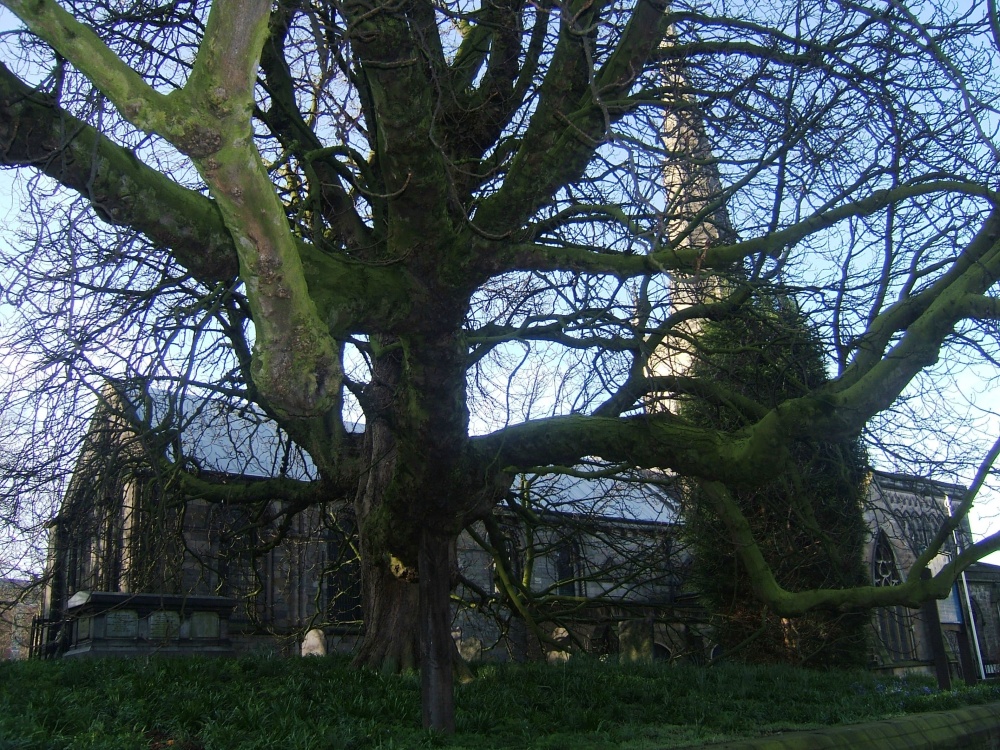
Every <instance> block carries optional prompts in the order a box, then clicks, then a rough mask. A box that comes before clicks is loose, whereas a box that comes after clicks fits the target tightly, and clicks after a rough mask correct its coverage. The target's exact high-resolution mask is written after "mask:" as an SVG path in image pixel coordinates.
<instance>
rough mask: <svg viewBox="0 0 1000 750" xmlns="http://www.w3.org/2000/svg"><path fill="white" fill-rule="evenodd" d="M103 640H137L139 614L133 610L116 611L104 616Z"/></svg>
mask: <svg viewBox="0 0 1000 750" xmlns="http://www.w3.org/2000/svg"><path fill="white" fill-rule="evenodd" d="M104 637H105V638H138V637H139V613H138V612H136V611H135V610H134V609H116V610H111V611H110V612H107V613H106V614H105V615H104Z"/></svg>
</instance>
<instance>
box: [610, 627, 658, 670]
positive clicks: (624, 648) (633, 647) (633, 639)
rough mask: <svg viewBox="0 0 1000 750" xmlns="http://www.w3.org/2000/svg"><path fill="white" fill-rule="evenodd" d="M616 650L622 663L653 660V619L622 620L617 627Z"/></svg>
mask: <svg viewBox="0 0 1000 750" xmlns="http://www.w3.org/2000/svg"><path fill="white" fill-rule="evenodd" d="M618 649H619V652H620V655H621V660H622V661H626V662H628V661H638V662H651V661H652V660H653V618H652V617H643V618H641V619H638V620H623V621H622V622H621V623H620V624H619V625H618Z"/></svg>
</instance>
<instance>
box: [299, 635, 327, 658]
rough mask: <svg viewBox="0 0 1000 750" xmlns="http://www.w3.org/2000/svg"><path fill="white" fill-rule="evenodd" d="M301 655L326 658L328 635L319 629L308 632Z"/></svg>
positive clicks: (303, 641) (303, 640)
mask: <svg viewBox="0 0 1000 750" xmlns="http://www.w3.org/2000/svg"><path fill="white" fill-rule="evenodd" d="M301 653H302V655H303V656H326V634H325V633H324V632H323V631H322V630H320V629H319V628H313V629H312V630H309V631H306V637H305V638H303V639H302V652H301Z"/></svg>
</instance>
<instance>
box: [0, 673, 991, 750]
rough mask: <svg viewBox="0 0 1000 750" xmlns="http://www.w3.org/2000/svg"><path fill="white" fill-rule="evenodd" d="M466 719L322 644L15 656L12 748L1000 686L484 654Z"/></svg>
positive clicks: (844, 706) (772, 706)
mask: <svg viewBox="0 0 1000 750" xmlns="http://www.w3.org/2000/svg"><path fill="white" fill-rule="evenodd" d="M476 672H477V679H476V680H475V681H474V682H472V683H471V684H468V685H462V686H459V687H458V689H457V693H456V700H457V712H456V722H457V732H456V734H455V736H454V737H452V738H443V737H440V736H437V735H434V734H432V733H428V732H425V731H423V730H421V729H419V728H418V727H419V726H420V701H419V680H418V678H417V676H416V675H404V676H402V677H394V676H388V675H381V674H378V673H375V672H359V671H351V670H349V669H347V661H346V660H345V659H343V658H340V657H327V658H322V659H316V658H310V659H279V658H267V657H261V656H256V657H243V658H239V659H229V660H226V659H214V660H208V659H198V658H184V659H181V658H173V659H158V658H149V659H145V658H144V659H134V660H124V659H123V660H67V661H52V662H8V663H0V750H13V749H15V748H17V749H18V750H20V749H21V748H24V749H27V748H46V749H48V748H100V749H101V750H105V749H107V750H118V749H119V748H122V749H124V748H143V749H144V750H167V748H170V749H171V750H230V749H235V748H239V749H240V750H253V749H255V748H267V749H268V750H271V748H274V747H281V748H283V750H298V749H301V750H306V749H307V748H308V749H309V750H322V749H324V748H331V749H333V748H336V749H337V750H352V749H357V750H362V749H365V750H367V749H368V748H373V749H374V748H383V749H385V750H388V749H389V748H394V749H395V748H399V749H402V748H432V747H441V748H476V750H482V749H488V748H537V749H539V750H563V749H564V748H565V750H570V749H572V750H596V749H597V748H602V749H604V748H619V749H621V750H650V749H651V748H654V747H655V748H665V747H678V746H683V745H691V744H698V743H701V742H706V741H716V740H724V739H731V738H734V737H738V736H753V735H757V734H761V733H767V732H771V731H779V730H790V729H799V728H813V727H816V726H820V725H827V724H837V723H848V722H857V721H865V720H870V719H876V718H883V717H888V716H895V715H899V714H902V713H911V712H920V711H934V710H940V709H946V708H954V707H958V706H961V705H969V704H973V703H984V702H989V701H996V700H1000V684H996V683H994V684H985V685H981V686H978V687H977V688H975V689H966V688H961V689H958V690H954V691H950V692H939V691H936V690H934V689H932V687H931V684H932V683H930V682H929V681H927V680H926V679H919V678H912V679H906V680H900V679H887V678H877V677H875V676H873V675H871V674H869V673H867V672H813V671H808V670H801V669H792V668H787V667H769V668H760V667H743V666H736V665H720V666H716V667H713V668H710V669H708V668H698V667H678V666H673V667H672V666H669V665H664V664H651V665H635V664H628V665H618V664H611V663H607V664H605V663H601V662H596V661H586V660H573V661H570V662H569V663H567V664H564V665H559V666H549V665H545V664H524V665H482V666H479V667H478V668H477V670H476Z"/></svg>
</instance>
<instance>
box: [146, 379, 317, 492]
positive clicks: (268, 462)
mask: <svg viewBox="0 0 1000 750" xmlns="http://www.w3.org/2000/svg"><path fill="white" fill-rule="evenodd" d="M146 409H149V410H150V412H151V414H150V416H149V417H147V415H146V413H145V410H146ZM137 417H138V420H139V421H140V422H147V421H148V423H149V424H151V425H152V426H153V427H154V429H157V430H160V431H166V430H170V431H176V432H177V433H178V435H179V441H175V442H174V448H173V450H172V452H173V453H174V455H171V456H170V458H171V459H174V460H176V459H177V458H183V460H184V461H187V462H191V463H193V464H194V465H195V466H197V467H198V469H199V470H201V471H207V472H214V473H218V474H228V475H230V476H242V477H253V478H258V479H268V478H272V477H288V478H290V479H300V480H304V481H308V480H312V479H317V478H318V476H319V472H318V471H317V469H316V466H315V464H314V463H313V461H312V459H311V458H310V457H309V454H308V453H306V452H305V451H304V450H302V448H300V447H299V446H297V445H296V444H295V443H293V442H292V440H291V438H290V437H289V436H288V435H287V434H286V433H285V432H284V431H283V430H281V429H280V428H279V427H278V425H277V424H276V423H275V422H274V421H273V420H272V419H270V418H269V417H267V416H266V415H265V414H264V413H263V412H262V411H261V410H260V408H258V407H257V406H255V405H253V404H249V403H246V402H239V403H233V402H229V401H222V400H216V399H208V398H205V397H203V396H197V395H191V394H185V395H183V396H176V395H173V394H168V393H166V392H164V391H152V392H149V394H148V398H146V399H143V400H142V403H141V404H140V405H139V406H138V408H137ZM178 448H179V449H180V453H181V455H180V456H178V455H176V452H177V449H178Z"/></svg>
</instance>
